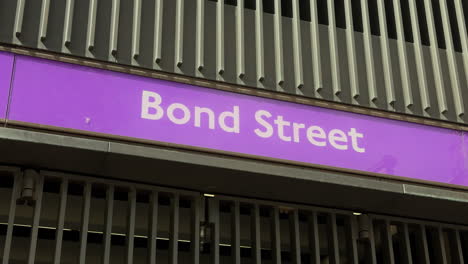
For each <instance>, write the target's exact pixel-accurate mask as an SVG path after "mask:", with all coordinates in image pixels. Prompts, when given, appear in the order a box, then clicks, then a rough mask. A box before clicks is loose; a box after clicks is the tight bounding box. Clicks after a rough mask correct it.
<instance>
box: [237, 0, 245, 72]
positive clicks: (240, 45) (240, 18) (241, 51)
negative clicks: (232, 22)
mask: <svg viewBox="0 0 468 264" xmlns="http://www.w3.org/2000/svg"><path fill="white" fill-rule="evenodd" d="M244 10H245V9H244V0H237V7H236V51H237V52H236V69H237V77H239V78H240V79H242V78H244V75H245V44H244V41H245V37H244Z"/></svg>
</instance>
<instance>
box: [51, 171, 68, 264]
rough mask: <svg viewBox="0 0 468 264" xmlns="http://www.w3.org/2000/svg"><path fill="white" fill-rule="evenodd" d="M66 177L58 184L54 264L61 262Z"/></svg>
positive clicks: (66, 189) (66, 192) (65, 205)
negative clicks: (58, 198)
mask: <svg viewBox="0 0 468 264" xmlns="http://www.w3.org/2000/svg"><path fill="white" fill-rule="evenodd" d="M67 195H68V179H67V178H65V179H63V180H62V183H61V185H60V205H59V211H58V218H57V231H56V237H55V254H54V264H59V263H61V256H62V242H63V228H64V225H65V212H66V210H67Z"/></svg>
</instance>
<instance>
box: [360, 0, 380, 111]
mask: <svg viewBox="0 0 468 264" xmlns="http://www.w3.org/2000/svg"><path fill="white" fill-rule="evenodd" d="M361 13H362V26H363V38H364V56H365V58H366V75H367V86H368V89H369V102H370V104H371V105H372V104H374V103H375V102H376V101H377V99H378V94H377V80H376V76H375V62H374V49H373V47H372V34H371V27H370V18H369V8H368V3H367V0H361Z"/></svg>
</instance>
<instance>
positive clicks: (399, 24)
mask: <svg viewBox="0 0 468 264" xmlns="http://www.w3.org/2000/svg"><path fill="white" fill-rule="evenodd" d="M393 10H394V11H395V24H396V32H397V38H398V39H397V45H398V58H399V62H400V65H399V68H400V74H401V84H402V89H403V101H404V103H405V107H406V108H410V107H412V106H413V104H414V100H413V94H412V91H411V89H412V86H411V80H410V76H409V66H408V54H407V52H406V39H405V31H404V25H403V16H402V10H401V3H400V1H393Z"/></svg>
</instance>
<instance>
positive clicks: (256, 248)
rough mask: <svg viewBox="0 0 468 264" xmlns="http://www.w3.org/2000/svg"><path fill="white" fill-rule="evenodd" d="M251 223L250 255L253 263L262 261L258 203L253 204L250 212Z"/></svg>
mask: <svg viewBox="0 0 468 264" xmlns="http://www.w3.org/2000/svg"><path fill="white" fill-rule="evenodd" d="M250 217H251V218H250V219H251V225H252V229H251V230H252V235H251V237H252V250H253V252H252V257H253V263H254V264H260V263H262V237H261V233H260V208H259V206H258V204H254V205H253V207H252V213H251V216H250Z"/></svg>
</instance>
